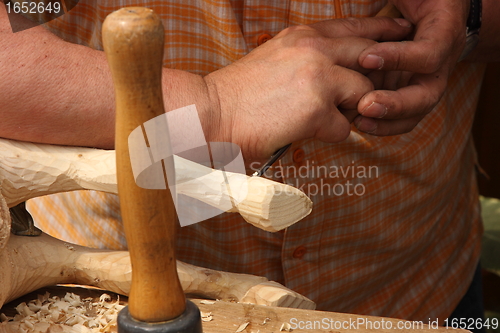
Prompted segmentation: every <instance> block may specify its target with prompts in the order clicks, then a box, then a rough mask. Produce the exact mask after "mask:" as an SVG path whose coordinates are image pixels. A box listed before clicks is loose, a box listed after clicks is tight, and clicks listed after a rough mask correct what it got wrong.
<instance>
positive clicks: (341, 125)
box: [314, 108, 351, 143]
mask: <svg viewBox="0 0 500 333" xmlns="http://www.w3.org/2000/svg"><path fill="white" fill-rule="evenodd" d="M314 128H316V129H317V130H316V132H315V133H314V137H315V138H316V139H318V140H320V141H323V142H329V143H334V142H341V141H344V140H345V139H347V137H348V136H349V134H350V133H351V123H350V122H349V120H347V118H346V117H345V116H344V115H343V114H342V113H340V112H339V111H338V110H337V109H336V108H334V110H333V111H332V112H325V113H324V114H323V117H321V118H318V119H317V123H316V124H315V127H314Z"/></svg>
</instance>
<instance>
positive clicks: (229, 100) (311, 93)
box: [205, 18, 411, 160]
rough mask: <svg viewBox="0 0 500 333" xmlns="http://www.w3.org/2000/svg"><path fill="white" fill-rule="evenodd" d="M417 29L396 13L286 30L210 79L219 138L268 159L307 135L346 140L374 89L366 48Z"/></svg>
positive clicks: (252, 156)
mask: <svg viewBox="0 0 500 333" xmlns="http://www.w3.org/2000/svg"><path fill="white" fill-rule="evenodd" d="M401 23H403V24H401ZM410 32H411V28H410V24H408V23H407V22H402V21H395V20H393V19H389V18H375V19H373V18H372V19H346V20H329V21H324V22H320V23H316V24H313V25H310V26H294V27H290V28H288V29H285V30H284V31H282V32H281V33H279V34H278V35H276V36H275V37H274V38H273V39H271V40H270V41H268V42H266V43H265V44H263V45H262V46H260V47H258V48H256V49H255V50H254V51H252V52H251V53H250V54H248V55H247V56H245V57H243V58H242V59H240V60H239V61H237V62H235V63H234V64H232V65H230V66H227V67H225V68H223V69H221V70H218V71H216V72H214V73H212V74H210V75H208V76H206V77H205V80H206V82H207V85H208V87H209V91H210V92H211V100H212V101H213V105H214V107H213V108H212V109H213V110H216V114H218V115H219V116H218V117H217V118H215V120H214V121H216V122H217V125H218V126H219V128H220V133H219V135H218V136H219V138H222V140H223V141H231V142H234V143H237V144H238V145H239V146H240V147H241V148H242V150H243V153H244V154H245V158H246V159H247V160H253V159H262V158H266V157H268V156H270V155H271V153H272V152H273V151H275V150H276V149H277V148H279V147H281V146H284V145H286V144H288V143H291V142H295V141H298V140H302V139H307V138H317V139H319V140H322V141H325V142H339V141H342V140H344V139H345V138H347V136H348V135H349V133H350V122H351V121H352V120H353V119H354V117H355V115H356V114H357V112H354V113H353V112H352V110H354V111H355V110H356V108H357V105H358V102H359V100H360V98H361V97H362V96H363V95H364V94H366V93H368V92H369V91H371V90H373V85H372V83H371V81H370V80H369V79H368V78H367V77H366V76H365V75H363V74H366V73H368V72H369V70H364V69H363V68H361V67H360V66H359V64H358V57H359V55H360V53H361V52H362V51H363V50H364V49H366V48H367V47H369V46H372V45H374V44H376V42H375V41H373V40H401V39H402V38H404V37H405V36H406V35H407V34H409V33H410ZM359 71H361V73H360V72H359ZM339 110H342V111H345V112H344V113H341V112H340V111H339ZM349 110H350V111H349ZM219 112H220V113H219Z"/></svg>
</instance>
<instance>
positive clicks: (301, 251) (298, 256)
mask: <svg viewBox="0 0 500 333" xmlns="http://www.w3.org/2000/svg"><path fill="white" fill-rule="evenodd" d="M306 252H307V249H306V247H305V246H302V245H301V246H299V247H298V248H296V249H295V251H293V254H292V257H294V258H295V259H302V257H303V256H304V254H306Z"/></svg>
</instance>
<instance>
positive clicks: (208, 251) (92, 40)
mask: <svg viewBox="0 0 500 333" xmlns="http://www.w3.org/2000/svg"><path fill="white" fill-rule="evenodd" d="M384 4H385V1H382V0H380V1H378V0H357V1H348V0H321V1H320V0H254V1H243V0H218V1H209V0H183V1H158V0H156V1H155V0H119V1H118V0H116V1H104V0H103V1H92V0H80V3H79V4H78V6H77V7H76V8H75V9H74V10H72V11H71V12H70V13H69V14H66V15H63V16H62V17H61V18H60V19H57V20H55V21H53V22H51V23H50V29H51V30H52V31H54V32H55V33H57V34H58V35H59V36H61V37H62V38H64V39H66V40H69V41H72V42H75V43H80V44H84V45H88V46H90V47H93V48H96V49H102V44H101V27H102V22H103V21H104V19H105V17H106V15H107V14H109V13H110V12H111V11H113V10H116V9H118V8H120V7H123V6H131V5H139V6H146V7H149V8H152V9H153V10H154V11H155V12H156V13H157V14H159V15H160V16H161V17H162V19H163V23H164V26H165V32H166V38H165V39H166V43H165V59H164V64H165V66H168V67H171V68H176V69H183V70H187V71H190V72H193V73H197V74H200V75H205V74H207V73H209V72H211V71H215V70H217V69H219V68H221V67H224V66H226V65H229V64H231V63H232V62H234V61H236V60H238V59H239V58H241V57H242V56H244V55H245V54H247V53H248V52H249V51H251V50H252V49H254V48H255V47H257V46H258V41H259V37H260V40H262V39H265V36H266V34H269V35H271V36H273V35H275V34H277V33H278V32H279V31H281V30H283V29H284V28H286V27H288V26H290V25H296V24H308V23H312V22H317V21H321V20H325V19H332V18H341V17H366V16H373V15H375V13H377V12H378V11H379V10H380V9H381V8H382V7H383V6H384ZM482 74H483V66H481V65H477V64H462V63H461V64H459V65H458V66H457V68H456V70H455V71H454V73H453V75H452V76H451V78H450V82H449V87H448V90H447V92H446V94H445V95H444V97H443V98H442V100H441V101H440V103H439V104H438V106H437V107H436V108H435V109H434V110H433V111H432V112H431V113H430V114H429V115H428V116H427V117H426V118H425V119H424V120H422V121H421V122H420V124H419V125H418V126H417V127H416V128H415V129H414V130H413V131H412V132H410V133H408V134H404V135H399V136H391V137H374V136H371V135H368V134H364V133H359V132H358V131H356V129H355V128H354V127H353V131H352V133H351V135H350V136H349V138H348V139H347V140H346V141H344V142H341V143H337V144H325V143H322V142H319V141H317V140H307V141H303V142H297V143H294V145H293V146H292V149H291V150H290V152H289V153H287V154H286V155H285V156H284V157H283V159H282V160H281V161H280V163H281V164H280V165H279V166H276V167H274V168H273V169H272V170H274V171H273V172H271V173H273V175H274V176H275V177H278V178H281V179H282V181H284V182H286V183H288V184H292V185H294V186H296V187H298V188H300V189H302V190H303V191H304V192H306V194H308V195H309V196H310V198H311V200H312V201H313V204H314V206H313V211H312V213H311V214H310V215H309V216H308V217H306V218H305V219H304V220H302V221H301V222H299V223H296V224H295V225H293V226H291V227H289V228H288V229H286V230H285V231H284V232H278V233H269V232H265V231H262V230H260V229H257V228H255V227H253V226H251V225H249V224H248V223H246V222H245V221H244V220H243V219H242V218H241V217H240V216H239V215H237V214H230V213H227V214H224V215H222V216H219V217H216V218H213V219H211V220H207V221H204V222H201V223H198V224H195V225H192V226H188V227H184V228H181V230H180V232H179V235H178V258H179V259H180V260H183V261H186V262H189V263H192V264H195V265H199V266H204V267H210V268H214V269H218V270H223V271H231V272H241V273H249V274H255V275H261V276H266V277H267V278H269V279H271V280H275V281H278V282H280V283H282V284H284V285H286V286H287V287H289V288H291V289H294V290H296V291H297V292H299V293H301V294H303V295H305V296H307V297H309V298H311V299H312V300H314V301H315V302H316V303H317V305H318V309H322V310H330V311H338V312H349V313H359V314H369V315H378V316H388V317H396V318H406V319H413V320H424V321H426V320H429V318H430V319H431V320H434V319H435V318H438V319H440V320H444V319H445V318H446V317H447V316H449V315H450V313H451V311H452V310H453V309H454V308H455V306H456V305H457V303H458V302H459V300H460V299H461V298H462V296H463V295H464V293H465V291H466V289H467V288H468V285H469V283H470V281H471V279H472V275H473V272H474V269H475V267H476V264H477V262H478V258H479V252H480V238H481V233H482V226H481V221H480V214H479V202H478V193H477V187H476V179H475V162H476V156H475V151H474V148H473V142H472V138H471V134H470V129H471V124H472V121H473V117H474V110H475V107H476V103H477V98H478V94H479V89H480V82H481V78H482ZM166 98H168V96H167V97H166ZM284 112H286V110H284ZM29 209H30V210H31V212H32V214H33V215H34V217H35V220H36V221H37V224H38V226H39V227H41V228H42V229H43V230H45V231H46V232H48V233H50V234H52V235H55V236H56V237H59V238H63V239H65V240H68V241H72V242H75V243H80V244H84V245H88V246H95V247H107V248H114V249H118V248H123V247H125V246H126V243H125V239H124V234H123V231H122V227H121V225H120V216H119V202H118V199H117V197H116V196H113V195H109V194H104V193H98V192H90V191H88V192H74V193H67V194H60V195H55V196H49V197H45V198H39V199H35V200H32V201H31V202H30V203H29Z"/></svg>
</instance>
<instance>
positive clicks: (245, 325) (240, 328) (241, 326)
mask: <svg viewBox="0 0 500 333" xmlns="http://www.w3.org/2000/svg"><path fill="white" fill-rule="evenodd" d="M249 324H250V322H246V323H243V324H241V325H240V327H238V329H237V330H236V332H235V333H238V332H243V331H244V330H245V328H247V326H248V325H249Z"/></svg>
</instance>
